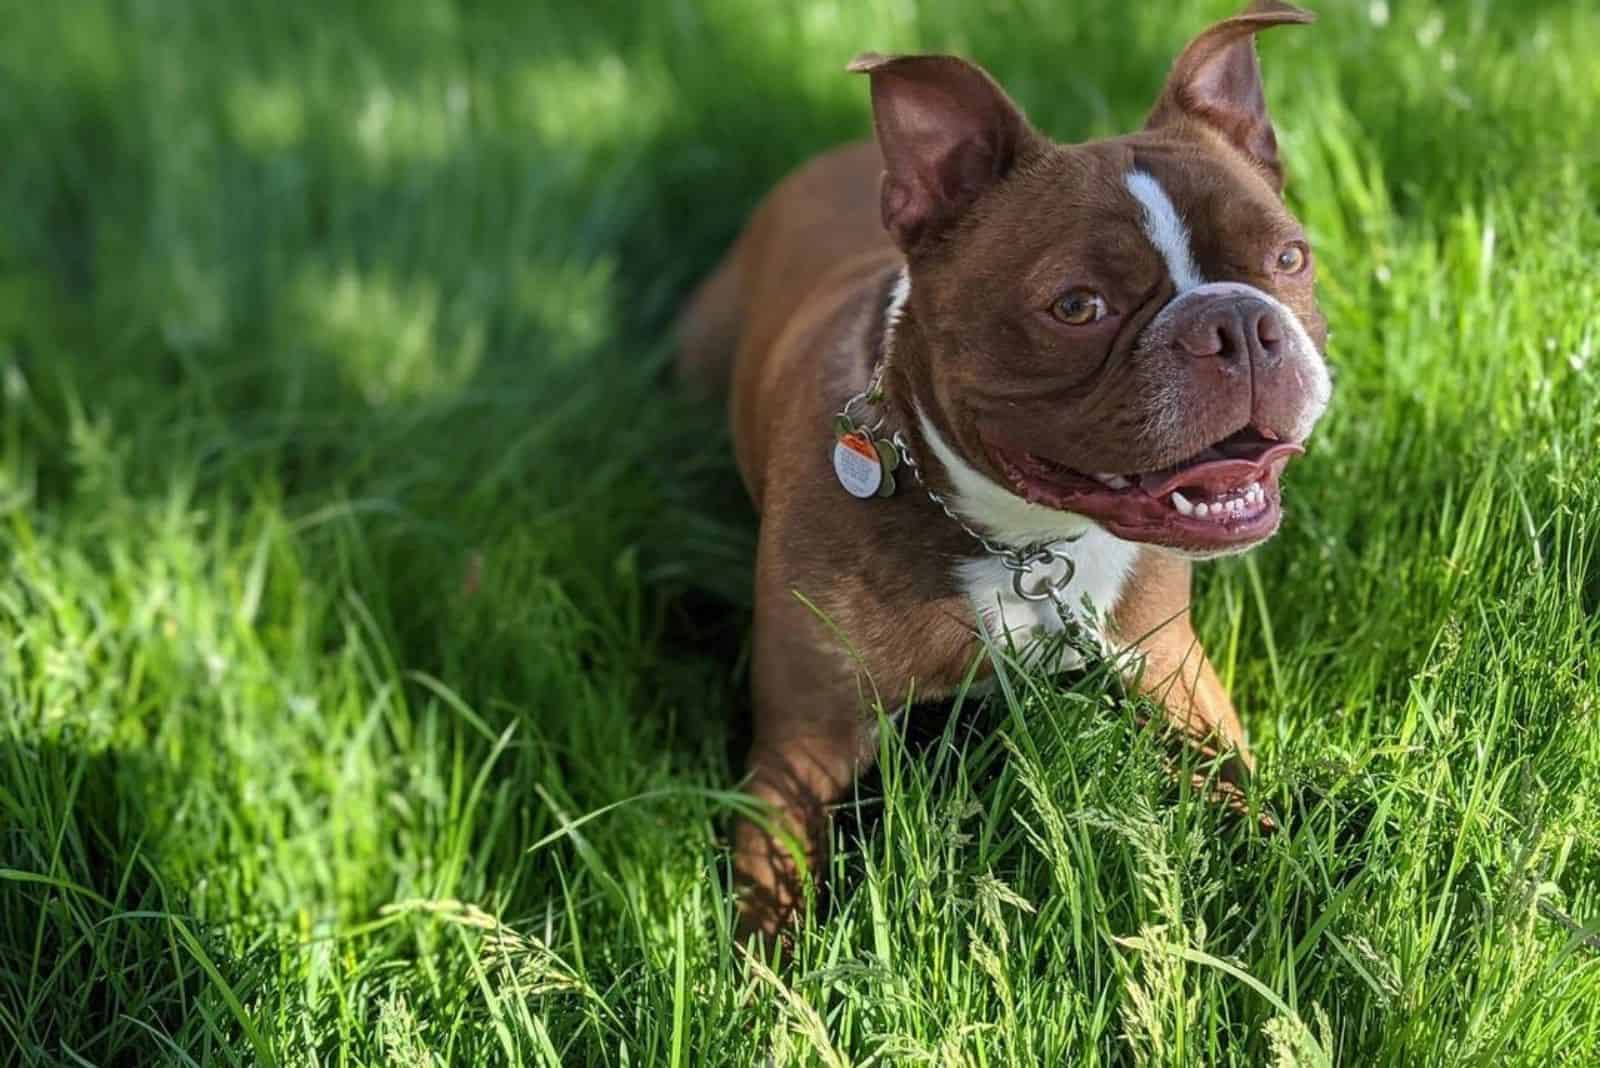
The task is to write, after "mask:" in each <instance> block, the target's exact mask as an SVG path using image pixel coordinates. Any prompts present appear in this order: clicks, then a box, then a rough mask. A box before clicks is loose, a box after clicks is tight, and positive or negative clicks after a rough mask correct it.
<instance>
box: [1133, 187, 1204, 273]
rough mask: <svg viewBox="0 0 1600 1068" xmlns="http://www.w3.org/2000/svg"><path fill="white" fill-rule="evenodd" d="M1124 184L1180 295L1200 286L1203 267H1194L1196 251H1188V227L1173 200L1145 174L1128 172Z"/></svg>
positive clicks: (1146, 234) (1145, 230)
mask: <svg viewBox="0 0 1600 1068" xmlns="http://www.w3.org/2000/svg"><path fill="white" fill-rule="evenodd" d="M1123 181H1124V183H1125V184H1126V185H1127V187H1128V192H1130V193H1132V194H1133V199H1135V200H1137V201H1138V202H1139V204H1140V206H1141V207H1143V208H1144V220H1143V225H1144V234H1145V236H1146V237H1148V238H1149V239H1150V243H1151V244H1152V245H1154V246H1155V249H1156V251H1157V252H1159V253H1160V254H1161V258H1162V259H1163V260H1165V261H1166V263H1167V273H1168V274H1170V275H1172V284H1173V285H1175V286H1177V288H1178V292H1179V293H1184V292H1187V291H1188V290H1191V289H1194V288H1196V287H1198V286H1200V285H1201V284H1202V283H1203V282H1204V281H1205V279H1203V278H1201V277H1200V268H1199V267H1197V266H1195V262H1194V252H1193V251H1192V250H1191V249H1190V248H1189V228H1188V227H1187V226H1185V225H1184V224H1183V218H1182V217H1181V216H1179V214H1178V209H1177V208H1175V207H1174V206H1173V204H1172V198H1171V197H1169V196H1167V191H1166V190H1165V189H1162V188H1161V183H1160V182H1158V181H1156V180H1155V179H1154V178H1152V177H1150V175H1148V174H1146V173H1145V172H1144V171H1129V172H1128V176H1127V178H1125V179H1124V180H1123Z"/></svg>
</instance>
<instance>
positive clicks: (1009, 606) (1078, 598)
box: [956, 527, 1139, 671]
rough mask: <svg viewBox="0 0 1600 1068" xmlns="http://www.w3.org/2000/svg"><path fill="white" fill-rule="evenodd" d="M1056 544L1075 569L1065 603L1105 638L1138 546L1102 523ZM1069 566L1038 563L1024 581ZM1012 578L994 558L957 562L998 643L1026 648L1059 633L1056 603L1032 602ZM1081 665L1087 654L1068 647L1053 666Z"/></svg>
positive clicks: (1031, 582)
mask: <svg viewBox="0 0 1600 1068" xmlns="http://www.w3.org/2000/svg"><path fill="white" fill-rule="evenodd" d="M1056 547H1057V548H1059V549H1060V550H1061V551H1062V552H1063V553H1064V554H1066V555H1067V556H1070V557H1071V558H1072V561H1073V564H1074V565H1075V567H1076V570H1075V571H1074V572H1073V575H1072V581H1071V582H1070V583H1068V585H1067V588H1066V590H1065V600H1066V603H1067V604H1068V605H1070V606H1071V607H1072V611H1073V614H1074V615H1075V616H1076V617H1077V619H1078V622H1079V623H1081V624H1085V625H1086V626H1088V628H1089V631H1090V633H1091V634H1093V635H1094V636H1095V637H1096V638H1097V639H1099V640H1101V641H1102V642H1103V641H1104V637H1105V630H1104V627H1105V620H1106V617H1107V616H1108V615H1109V614H1110V613H1111V610H1112V609H1113V608H1115V607H1116V604H1117V599H1118V598H1119V597H1120V596H1121V594H1122V587H1123V585H1124V584H1125V583H1126V582H1127V579H1128V574H1129V572H1131V571H1132V570H1133V563H1134V559H1135V557H1137V556H1138V553H1139V547H1138V546H1137V545H1135V544H1133V543H1132V542H1127V541H1123V540H1122V539H1121V538H1118V537H1116V536H1115V535H1112V534H1108V533H1107V532H1106V531H1104V530H1101V529H1100V528H1098V527H1091V528H1090V529H1089V530H1088V531H1086V532H1085V533H1084V535H1083V536H1082V537H1081V538H1079V539H1078V540H1076V541H1073V542H1058V543H1057V544H1056ZM1065 567H1066V565H1065V564H1063V563H1059V562H1057V563H1053V564H1050V565H1043V564H1040V565H1035V567H1034V570H1033V571H1031V572H1030V573H1029V576H1028V580H1027V582H1026V584H1025V585H1026V586H1027V587H1029V588H1035V587H1037V586H1038V585H1039V584H1040V583H1041V581H1042V580H1043V578H1044V577H1045V574H1046V572H1048V573H1049V577H1050V578H1053V579H1059V578H1060V576H1061V574H1062V572H1063V570H1064V569H1065ZM1012 578H1013V576H1012V573H1011V572H1010V571H1007V570H1006V568H1005V565H1004V564H1002V563H1001V562H1000V560H999V559H998V558H997V557H993V556H985V557H982V558H981V559H977V560H968V561H965V562H963V563H960V564H958V565H956V580H957V582H958V583H959V584H960V586H961V588H962V590H963V591H965V593H966V595H967V599H968V600H969V601H971V602H972V606H973V608H975V609H976V610H977V612H978V616H979V618H980V619H981V620H982V621H983V626H984V629H985V630H987V631H988V632H989V635H990V637H991V638H993V639H994V640H995V641H996V642H997V643H999V644H1001V645H1004V644H1006V643H1007V642H1009V643H1011V644H1013V645H1014V646H1015V647H1016V648H1018V649H1022V648H1023V647H1025V646H1027V645H1028V644H1029V643H1030V642H1032V641H1034V640H1035V639H1036V638H1039V637H1041V636H1043V635H1048V634H1059V633H1060V632H1061V630H1062V629H1063V624H1062V621H1061V618H1060V616H1059V615H1057V614H1056V609H1055V605H1053V604H1052V603H1051V602H1050V601H1048V600H1045V601H1028V600H1025V599H1023V598H1022V597H1020V596H1018V594H1017V592H1016V588H1015V586H1014V585H1013V582H1012ZM1085 599H1087V600H1088V602H1089V605H1090V606H1091V608H1092V610H1093V615H1094V619H1093V620H1088V619H1085V618H1084V615H1085V613H1084V609H1083V603H1084V600H1085ZM1082 665H1083V659H1082V657H1080V656H1079V655H1078V654H1077V653H1076V652H1074V651H1072V650H1071V649H1070V648H1063V649H1062V653H1061V659H1060V660H1059V661H1058V662H1057V663H1056V664H1055V665H1054V667H1055V669H1056V670H1060V671H1068V670H1072V669H1074V668H1078V667H1081V666H1082Z"/></svg>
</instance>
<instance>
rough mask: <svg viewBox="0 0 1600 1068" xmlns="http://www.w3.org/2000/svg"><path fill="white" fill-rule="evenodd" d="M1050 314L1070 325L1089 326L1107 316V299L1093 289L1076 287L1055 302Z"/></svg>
mask: <svg viewBox="0 0 1600 1068" xmlns="http://www.w3.org/2000/svg"><path fill="white" fill-rule="evenodd" d="M1050 314H1051V315H1054V316H1055V317H1056V318H1057V319H1059V320H1061V321H1062V322H1064V323H1066V324H1067V325H1068V326H1088V325H1089V324H1090V323H1097V322H1099V321H1100V320H1101V319H1104V318H1105V317H1106V299H1105V298H1104V297H1102V296H1101V295H1100V294H1098V293H1096V292H1095V291H1094V290H1092V289H1074V290H1073V291H1072V292H1071V293H1068V294H1067V295H1066V296H1064V297H1062V298H1061V299H1060V300H1058V301H1056V302H1055V305H1054V306H1053V307H1052V308H1051V309H1050Z"/></svg>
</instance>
